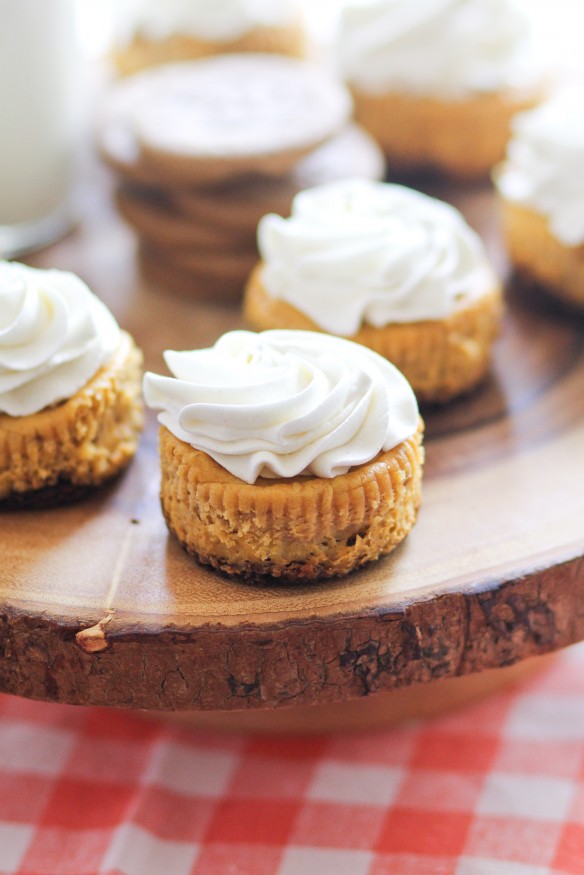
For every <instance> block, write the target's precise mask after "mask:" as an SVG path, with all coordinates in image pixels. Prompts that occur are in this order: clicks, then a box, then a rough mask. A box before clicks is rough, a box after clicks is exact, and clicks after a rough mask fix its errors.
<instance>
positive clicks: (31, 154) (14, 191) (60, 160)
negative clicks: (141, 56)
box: [0, 0, 80, 258]
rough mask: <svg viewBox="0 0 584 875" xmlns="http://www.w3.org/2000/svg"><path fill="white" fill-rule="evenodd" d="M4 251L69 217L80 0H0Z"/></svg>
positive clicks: (33, 243)
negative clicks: (77, 15) (76, 18)
mask: <svg viewBox="0 0 584 875" xmlns="http://www.w3.org/2000/svg"><path fill="white" fill-rule="evenodd" d="M0 21H1V22H2V26H1V27H0V258H9V257H13V256H15V255H20V254H23V253H24V252H29V251H32V250H34V249H38V248H40V247H41V246H44V245H46V244H48V243H50V242H52V241H53V240H56V239H57V238H58V237H59V236H61V235H62V234H63V233H64V232H65V231H66V230H67V229H68V228H69V227H70V225H71V220H72V204H71V197H72V189H73V182H74V177H75V163H76V162H75V158H76V152H77V145H78V141H79V137H78V128H79V125H78V117H79V112H78V110H79V105H78V101H77V91H78V85H79V73H80V71H79V66H78V59H79V53H78V49H77V32H76V30H77V29H76V22H75V0H0Z"/></svg>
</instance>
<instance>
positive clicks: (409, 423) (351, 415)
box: [144, 330, 419, 483]
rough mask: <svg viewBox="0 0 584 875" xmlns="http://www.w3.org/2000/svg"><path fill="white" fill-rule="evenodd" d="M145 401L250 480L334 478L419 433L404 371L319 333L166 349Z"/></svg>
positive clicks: (239, 335) (240, 335) (242, 334)
mask: <svg viewBox="0 0 584 875" xmlns="http://www.w3.org/2000/svg"><path fill="white" fill-rule="evenodd" d="M164 358H165V361H166V364H167V366H168V368H169V370H170V371H171V373H172V374H173V376H172V377H166V376H160V375H157V374H153V373H147V374H146V375H145V377H144V395H145V399H146V403H147V404H148V405H149V406H150V407H151V408H154V409H155V410H158V411H160V412H159V414H158V419H159V422H160V423H161V424H162V425H163V426H165V427H166V428H167V429H168V430H169V431H170V432H172V434H173V435H174V436H175V437H177V438H178V439H179V440H181V441H184V442H185V443H187V444H189V445H190V446H192V447H194V448H195V449H198V450H201V451H203V452H205V453H207V454H208V455H209V456H210V457H211V458H212V459H214V460H215V461H216V462H217V463H218V464H219V465H221V466H222V467H223V468H225V469H226V470H227V471H229V472H230V473H231V474H233V475H234V476H235V477H238V478H239V479H240V480H242V481H245V482H247V483H254V482H255V481H256V480H257V479H258V478H260V477H261V478H280V477H284V478H291V477H296V476H298V475H303V474H306V475H313V476H316V477H321V478H333V477H336V476H337V475H341V474H345V473H347V471H349V470H350V469H351V468H353V467H354V466H358V465H362V464H364V463H367V462H369V461H371V460H372V459H374V458H375V457H376V456H377V455H378V454H379V453H380V452H384V451H388V450H390V449H392V448H393V447H396V446H397V445H398V444H400V443H402V442H403V441H405V440H406V439H408V438H411V437H412V436H413V435H414V434H416V432H417V430H418V426H419V414H418V407H417V403H416V399H415V396H414V393H413V392H412V389H411V387H410V385H409V383H408V382H407V381H406V379H405V377H403V375H402V374H401V373H400V372H399V371H398V370H397V369H396V368H395V367H394V366H393V365H392V364H390V363H389V362H388V361H386V360H385V359H383V358H382V357H381V356H379V355H377V354H376V353H374V352H372V351H371V350H369V349H367V348H365V347H363V346H360V345H359V344H355V343H352V342H351V341H348V340H344V339H341V338H338V337H331V336H328V335H323V334H320V333H317V332H311V331H287V330H273V331H264V332H261V333H258V334H256V333H253V332H250V331H231V332H229V333H227V334H225V335H223V337H221V338H220V339H219V340H218V341H217V343H216V344H215V345H214V346H213V347H211V348H210V349H201V350H193V351H186V352H175V351H167V352H166V353H165V354H164Z"/></svg>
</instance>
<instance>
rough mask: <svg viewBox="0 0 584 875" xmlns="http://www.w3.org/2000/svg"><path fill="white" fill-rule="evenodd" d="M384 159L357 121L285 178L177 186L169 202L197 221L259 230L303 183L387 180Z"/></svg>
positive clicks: (284, 211)
mask: <svg viewBox="0 0 584 875" xmlns="http://www.w3.org/2000/svg"><path fill="white" fill-rule="evenodd" d="M384 175H385V161H384V159H383V154H382V152H381V150H380V149H379V146H378V145H377V143H376V142H375V141H374V140H373V139H372V138H371V137H370V136H369V134H367V133H366V131H364V130H363V129H362V128H360V127H359V126H358V125H355V124H350V125H348V126H347V127H346V128H345V129H344V130H343V131H341V132H340V133H339V134H337V135H336V136H335V137H333V138H332V139H331V140H329V141H328V142H327V143H325V144H324V145H323V146H320V147H319V148H318V149H315V151H314V152H312V153H311V154H310V155H308V156H307V157H306V158H304V159H303V160H302V161H300V162H299V164H298V165H297V166H296V168H295V169H294V171H293V173H292V174H290V175H289V176H287V177H286V178H284V179H281V180H278V179H275V178H266V177H261V176H255V177H252V178H250V179H246V180H241V181H240V182H233V183H231V184H230V185H229V186H226V185H224V186H221V187H216V188H213V189H206V190H202V191H198V192H194V191H188V190H185V191H180V190H178V189H177V190H174V191H173V192H172V193H171V195H170V198H171V201H172V203H173V204H174V205H175V206H176V208H177V209H178V210H179V211H180V212H182V213H184V214H186V215H187V216H189V217H192V218H193V219H194V220H195V221H199V222H204V223H205V224H209V225H211V224H212V225H216V226H217V227H221V228H228V229H229V230H230V232H233V233H236V232H237V231H238V230H240V229H241V230H242V229H243V228H245V229H246V230H247V232H248V233H251V234H253V236H254V240H255V233H256V228H257V224H258V222H259V221H260V219H261V218H262V216H264V215H265V214H266V213H269V212H275V213H280V214H282V215H286V214H287V213H288V212H289V210H290V205H291V203H292V200H293V198H294V196H295V195H297V194H298V192H299V191H302V190H303V189H304V188H310V187H312V186H315V185H321V184H324V183H326V182H334V181H335V180H337V179H343V178H345V177H352V176H355V177H360V178H361V179H376V180H380V179H383V177H384Z"/></svg>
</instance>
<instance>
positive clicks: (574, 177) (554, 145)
mask: <svg viewBox="0 0 584 875" xmlns="http://www.w3.org/2000/svg"><path fill="white" fill-rule="evenodd" d="M583 106H584V91H576V92H572V91H568V92H565V93H561V94H560V95H558V96H557V97H556V98H554V99H552V100H550V101H548V102H547V103H545V104H543V105H542V106H541V107H539V108H538V109H534V110H531V111H530V112H524V113H521V114H520V115H518V116H516V117H515V119H514V120H513V123H512V130H513V135H512V138H511V140H510V142H509V144H508V147H507V161H506V162H505V163H504V164H503V165H501V167H499V168H498V170H497V171H496V173H495V182H496V184H497V187H498V189H499V191H500V192H501V194H502V195H503V197H505V198H506V199H507V200H510V201H514V202H516V203H518V204H521V205H522V206H525V207H527V208H528V209H531V210H534V211H535V212H537V213H540V214H541V215H544V216H546V217H547V219H548V223H549V228H550V231H551V232H552V234H553V235H554V236H555V237H556V238H557V239H558V240H559V241H560V242H561V243H563V244H564V245H565V246H579V245H581V244H582V243H584V174H583V173H582V168H583V167H584V112H583V111H582V107H583Z"/></svg>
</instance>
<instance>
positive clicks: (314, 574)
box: [167, 519, 373, 586]
mask: <svg viewBox="0 0 584 875" xmlns="http://www.w3.org/2000/svg"><path fill="white" fill-rule="evenodd" d="M167 525H168V519H167ZM168 527H169V529H170V531H171V532H172V534H173V535H174V537H175V538H176V540H177V541H178V543H179V544H180V546H181V547H182V548H183V550H185V551H186V552H187V553H188V554H189V555H190V556H193V557H194V558H195V559H196V560H197V562H199V563H200V564H201V565H204V566H207V567H211V568H214V569H215V571H220V572H221V573H222V574H225V575H226V576H227V577H229V578H231V579H233V578H235V577H236V578H238V580H239V581H241V582H242V583H249V584H253V585H254V586H298V585H299V584H300V585H302V584H310V585H315V586H316V585H318V584H319V583H322V582H323V581H325V580H334V579H335V578H336V579H339V578H340V577H345V576H346V575H347V574H349V573H352V572H353V571H357V570H358V569H359V568H362V567H363V566H365V565H368V564H369V563H370V562H371V561H373V560H371V559H365V560H364V561H363V562H360V563H359V564H356V565H354V566H353V567H352V568H351V569H350V570H349V571H347V572H345V574H338V573H331V569H330V568H329V567H327V566H325V565H323V564H322V563H314V562H311V561H310V560H307V561H306V562H289V563H288V564H286V565H276V564H275V563H274V562H272V561H270V560H266V561H264V562H244V563H242V564H241V565H234V564H233V563H232V562H230V561H229V560H228V559H222V558H221V557H219V556H211V555H210V554H208V553H199V552H198V551H196V550H193V549H191V548H190V547H189V546H188V545H187V544H186V543H185V542H184V541H182V540H181V539H180V538H179V537H178V535H177V534H176V532H175V531H174V529H172V528H171V526H170V525H168Z"/></svg>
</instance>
